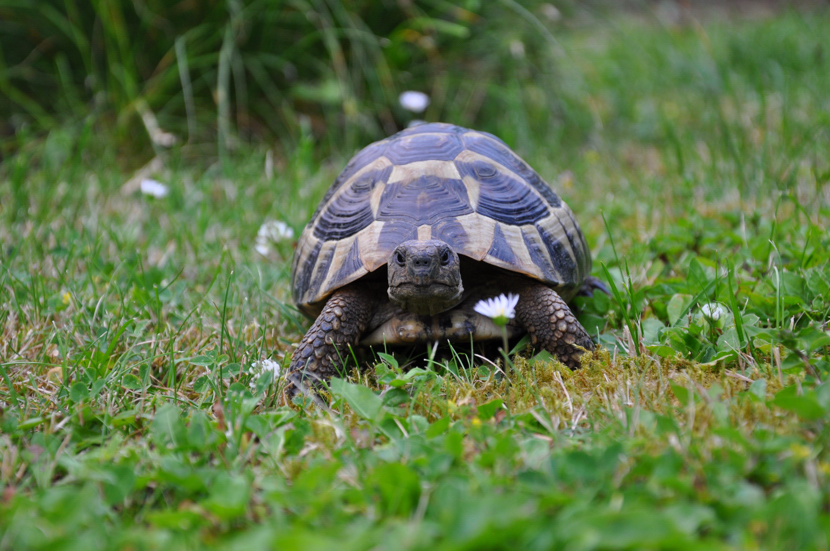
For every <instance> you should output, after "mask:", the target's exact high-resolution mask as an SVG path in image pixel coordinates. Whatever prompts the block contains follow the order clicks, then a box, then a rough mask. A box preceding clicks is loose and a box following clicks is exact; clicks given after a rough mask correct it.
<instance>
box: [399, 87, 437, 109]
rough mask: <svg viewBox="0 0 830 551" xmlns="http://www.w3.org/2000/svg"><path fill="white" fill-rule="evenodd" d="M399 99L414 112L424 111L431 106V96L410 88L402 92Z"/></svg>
mask: <svg viewBox="0 0 830 551" xmlns="http://www.w3.org/2000/svg"><path fill="white" fill-rule="evenodd" d="M398 101H399V102H400V103H401V107H403V108H404V109H406V110H407V111H412V112H413V113H423V112H424V111H426V108H427V107H428V106H429V96H428V95H426V94H424V93H423V92H415V91H414V90H408V91H406V92H404V93H403V94H401V95H400V97H399V98H398Z"/></svg>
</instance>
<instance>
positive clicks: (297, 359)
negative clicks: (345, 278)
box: [286, 285, 376, 397]
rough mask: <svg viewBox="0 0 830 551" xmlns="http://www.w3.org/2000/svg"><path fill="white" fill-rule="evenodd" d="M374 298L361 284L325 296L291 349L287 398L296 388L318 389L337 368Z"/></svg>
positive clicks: (369, 314)
mask: <svg viewBox="0 0 830 551" xmlns="http://www.w3.org/2000/svg"><path fill="white" fill-rule="evenodd" d="M375 305H376V299H375V297H374V295H373V293H371V292H370V291H368V290H367V289H364V288H363V287H362V286H360V285H357V286H354V285H353V286H347V287H344V288H342V289H340V290H338V291H337V292H336V293H334V294H333V295H332V296H331V298H329V300H328V302H327V303H326V306H325V307H324V308H323V311H322V312H320V315H319V316H317V319H316V320H315V321H314V324H313V325H312V326H311V328H310V329H309V330H308V332H307V333H306V334H305V336H304V337H303V339H302V340H301V341H300V344H299V346H298V348H297V351H296V352H294V357H293V358H292V359H291V365H289V367H288V372H287V373H286V378H287V379H288V382H289V385H288V386H287V387H286V393H287V395H288V396H289V397H293V396H294V395H296V394H297V391H298V390H299V391H303V390H304V389H308V390H310V389H311V388H313V387H317V388H319V387H320V386H321V385H322V383H323V382H327V381H328V380H329V379H331V378H332V377H333V376H335V375H338V374H339V373H340V371H341V369H340V366H341V365H342V364H343V362H344V361H345V360H346V359H347V358H348V357H349V356H350V352H349V347H350V346H355V345H357V343H358V341H359V340H360V336H361V335H362V334H363V332H364V331H365V330H366V328H367V326H368V324H369V322H370V321H371V319H372V314H373V313H374V311H375ZM304 393H305V392H304Z"/></svg>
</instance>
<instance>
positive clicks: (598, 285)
mask: <svg viewBox="0 0 830 551" xmlns="http://www.w3.org/2000/svg"><path fill="white" fill-rule="evenodd" d="M597 289H598V290H600V291H602V292H603V293H605V294H606V295H608V296H611V291H609V290H608V287H607V286H606V285H605V283H603V282H602V280H601V279H599V278H598V277H594V276H588V277H586V278H585V283H583V284H582V287H580V288H579V292H577V295H579V296H581V297H592V296H594V291H595V290H597Z"/></svg>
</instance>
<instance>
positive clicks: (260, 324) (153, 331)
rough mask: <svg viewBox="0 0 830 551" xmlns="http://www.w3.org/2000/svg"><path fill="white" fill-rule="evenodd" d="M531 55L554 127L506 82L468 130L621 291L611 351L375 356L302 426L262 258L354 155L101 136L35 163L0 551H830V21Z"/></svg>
mask: <svg viewBox="0 0 830 551" xmlns="http://www.w3.org/2000/svg"><path fill="white" fill-rule="evenodd" d="M534 21H536V23H539V20H534ZM529 26H530V28H531V30H532V29H535V27H534V25H530V24H529ZM528 32H530V31H528ZM533 32H538V33H541V31H539V30H534V31H533ZM537 36H541V34H540V35H537ZM544 36H545V37H546V38H545V40H547V41H548V42H545V43H546V44H548V46H550V47H551V48H554V47H555V50H556V59H557V66H556V70H555V75H554V77H555V78H553V77H551V78H553V80H555V82H556V90H555V94H554V95H555V101H553V102H552V107H551V109H553V111H555V112H556V118H555V120H556V121H558V122H557V123H556V124H550V125H549V126H542V125H540V124H538V122H539V121H538V120H535V119H534V118H533V117H532V116H531V115H532V113H533V111H532V110H530V109H529V108H528V109H524V108H521V107H523V106H526V105H527V104H528V102H529V103H532V102H533V98H534V97H538V96H540V95H544V94H546V93H547V92H548V90H546V89H545V88H544V87H542V86H540V85H539V81H538V80H537V79H535V78H534V73H533V72H527V73H521V72H517V74H514V75H512V76H511V80H509V81H505V82H504V85H503V86H500V85H499V86H496V88H498V89H499V90H500V91H501V93H502V94H503V95H504V96H503V98H502V99H503V101H504V102H505V103H504V104H505V105H507V106H510V105H513V104H512V103H511V102H515V103H516V105H518V107H516V108H515V109H505V111H504V116H503V117H500V118H498V120H495V117H493V120H492V122H490V123H487V122H485V123H483V128H482V129H484V130H489V131H493V132H496V133H498V134H499V135H501V136H502V137H503V138H504V139H505V140H506V141H508V143H510V145H511V146H512V147H514V148H515V149H516V151H517V152H518V153H519V154H521V155H522V156H523V157H524V158H525V159H526V160H527V161H528V162H529V163H530V164H531V165H532V166H533V167H534V168H535V169H536V170H537V171H538V172H539V173H540V174H541V175H542V176H543V177H544V178H545V179H546V180H547V181H548V182H549V183H551V184H552V185H553V187H554V188H555V189H556V190H557V191H558V192H559V193H560V195H561V196H562V197H563V198H564V199H565V200H566V201H567V202H568V204H569V205H570V206H571V208H572V209H573V210H574V212H575V213H576V216H577V218H578V220H579V222H580V223H581V225H582V228H583V231H584V232H585V234H586V237H587V240H588V243H589V245H590V247H591V249H592V251H593V256H594V272H593V273H594V275H595V276H597V277H599V278H601V279H602V280H603V281H605V282H607V283H608V285H609V286H610V287H611V289H612V293H611V295H610V296H605V295H603V294H597V295H596V296H595V297H593V298H580V299H578V306H579V310H580V314H579V315H580V319H581V321H582V322H583V324H584V325H585V326H586V328H588V329H589V332H590V333H591V334H592V335H593V336H595V337H596V340H597V342H598V343H599V344H600V345H601V346H600V347H599V348H598V350H597V351H596V352H595V353H594V354H592V355H591V356H590V357H587V358H585V361H584V364H583V367H582V369H581V370H578V371H575V372H571V371H570V370H569V369H567V368H565V367H564V366H562V365H561V364H558V363H557V362H555V361H554V360H552V358H551V357H550V356H549V355H545V354H541V355H537V356H533V355H532V354H530V353H528V351H527V350H525V349H521V350H518V351H516V354H514V355H513V356H512V357H511V360H510V363H511V364H512V365H509V366H503V363H502V366H501V367H499V368H498V369H497V368H496V367H495V364H494V363H493V361H494V360H496V359H497V358H489V359H487V360H485V359H481V358H477V357H474V358H473V359H472V360H471V359H470V357H469V351H466V352H465V350H464V349H463V347H459V349H458V350H457V355H455V356H454V357H452V358H450V359H448V360H444V359H438V358H434V357H431V356H430V355H429V352H428V350H424V352H423V354H421V355H419V356H417V357H416V358H414V359H411V358H404V357H396V356H391V355H387V354H384V353H382V352H379V353H376V355H375V356H374V360H373V361H370V362H369V364H368V365H367V366H365V369H364V370H363V371H362V372H358V371H357V370H355V371H353V373H352V376H351V377H350V378H348V379H345V380H342V379H336V380H334V381H333V384H332V386H331V393H330V395H329V396H328V398H329V400H330V402H331V406H330V407H331V411H323V410H321V409H318V408H315V407H305V408H304V407H301V406H300V405H298V404H296V403H293V404H285V403H283V401H282V398H281V394H280V389H281V388H282V386H283V384H284V381H283V380H282V378H281V369H282V368H284V367H285V366H287V364H288V361H289V360H290V357H291V353H292V350H293V347H294V346H295V345H296V343H297V342H298V341H299V339H300V338H301V337H302V335H303V333H304V331H305V329H306V328H307V327H308V325H309V323H310V322H309V320H307V319H305V318H304V317H303V316H302V315H301V314H299V313H298V312H297V310H296V309H295V308H294V307H293V305H292V303H291V296H290V261H291V256H292V254H293V243H294V240H295V239H292V238H290V237H287V236H283V237H279V236H274V239H270V240H263V239H262V238H260V240H259V241H258V240H257V234H258V231H259V230H260V228H261V227H262V225H263V224H265V223H266V222H268V221H281V222H284V223H285V224H287V227H288V228H290V229H291V230H293V234H294V235H295V236H296V235H299V233H300V232H301V231H302V228H303V226H304V224H305V223H306V222H307V221H308V220H309V218H310V217H311V215H312V213H313V212H314V209H315V208H316V206H317V203H318V202H319V200H320V199H321V198H322V196H323V195H324V194H325V191H326V189H327V188H328V186H329V185H330V183H331V182H332V181H333V180H334V178H335V177H336V175H337V173H338V172H339V170H340V169H341V168H342V167H343V166H344V165H345V163H346V161H347V160H348V158H349V157H350V156H351V154H353V153H354V152H355V151H356V149H355V147H358V146H359V145H365V144H366V143H368V141H364V142H363V143H362V144H360V143H355V144H354V146H355V147H351V145H342V146H338V144H336V143H335V144H334V145H332V143H330V141H325V140H323V139H320V138H318V137H317V136H318V135H317V134H315V133H314V132H313V131H312V130H309V129H308V128H306V130H304V131H303V132H304V133H301V135H300V137H299V138H297V140H296V143H294V144H293V145H292V146H291V147H290V148H287V149H280V150H279V151H278V152H277V153H276V154H275V153H274V151H275V150H274V149H270V148H269V147H268V146H267V145H264V144H256V143H254V144H250V143H248V144H245V145H243V146H240V147H238V148H237V149H232V150H229V151H224V150H222V149H221V148H220V151H219V152H218V153H217V150H216V149H215V148H203V149H198V148H192V149H190V150H187V149H182V150H179V149H177V148H173V149H172V150H171V151H170V152H167V153H165V154H163V155H161V154H160V155H161V156H159V157H158V161H156V162H155V163H149V161H150V160H151V158H152V156H153V155H152V154H149V155H148V154H145V153H142V155H144V157H141V158H134V159H124V158H123V151H124V150H123V149H119V150H117V151H118V152H119V153H115V151H116V150H115V149H113V148H108V147H107V145H106V141H107V139H108V137H107V136H101V135H99V133H98V130H97V126H96V125H94V124H84V123H83V122H81V123H78V124H66V125H56V126H54V128H52V129H51V130H50V131H48V132H46V133H41V134H37V135H34V134H33V135H32V136H29V137H28V138H26V141H25V143H23V145H22V146H19V147H16V148H15V151H14V153H13V154H10V155H8V156H7V157H6V158H5V159H4V161H3V164H2V165H0V198H2V203H0V243H2V251H0V331H2V336H1V337H0V485H2V496H0V550H6V549H8V550H15V551H16V550H22V549H49V550H57V549H136V550H139V549H203V548H205V549H237V548H239V549H243V548H244V549H277V548H280V549H283V548H285V549H294V548H297V549H305V550H312V549H343V550H346V549H396V550H397V549H442V550H443V549H446V550H449V549H476V550H482V549H492V550H496V549H529V550H531V549H533V550H535V549H540V550H541V549H569V550H588V549H684V550H688V549H707V550H709V549H787V550H792V549H824V550H826V549H828V548H830V425H828V418H830V383H828V382H827V381H828V379H830V333H828V327H827V324H828V320H830V231H828V227H829V226H830V185H828V182H830V94H828V90H830V42H828V40H827V37H828V36H830V12H829V11H828V10H827V9H824V10H823V11H818V12H811V13H798V12H795V11H785V12H780V13H778V14H776V15H774V16H769V15H768V16H765V17H754V18H741V17H737V16H734V17H724V16H715V15H712V14H709V15H706V14H703V15H701V16H700V18H699V19H694V18H693V19H690V20H681V21H679V22H675V23H667V22H665V21H661V20H659V19H657V18H656V17H653V16H652V15H635V14H626V13H619V14H613V15H610V16H607V17H600V16H597V17H594V18H592V19H591V20H589V21H584V20H581V19H580V20H576V19H575V20H573V22H572V24H570V25H567V26H564V27H562V28H561V29H559V30H557V32H556V37H555V38H554V37H553V36H552V35H550V34H545V35H544ZM529 49H530V47H529V46H528V50H529ZM506 51H507V50H506ZM510 52H512V53H511V54H510V55H514V56H516V57H517V58H518V57H520V56H521V55H523V52H524V50H523V49H522V50H521V51H520V49H519V48H518V47H514V48H512V49H511V50H510ZM548 76H549V77H550V75H548ZM545 82H547V81H545ZM489 84H490V85H493V83H489ZM497 84H498V83H497ZM519 104H521V105H519ZM445 105H447V106H448V107H447V108H446V112H442V113H440V115H442V117H441V118H444V120H446V122H459V123H464V122H466V120H467V119H465V118H463V117H462V116H461V114H463V113H464V112H465V111H463V110H461V109H459V110H457V111H453V110H452V109H450V107H451V105H450V101H449V100H446V103H445ZM465 105H466V104H465ZM534 105H535V104H534ZM545 105H547V104H545ZM453 113H458V114H459V119H458V120H454V119H452V118H451V117H452V114H453ZM528 113H530V115H528ZM430 114H431V112H430V111H428V112H427V117H429V116H430ZM432 115H436V113H434V112H433V113H432ZM446 117H450V118H449V119H447V118H446ZM356 136H358V137H355V138H354V140H359V139H360V138H359V134H356ZM122 138H123V136H122ZM324 141H325V143H324V144H321V142H324ZM349 144H351V142H349ZM145 149H146V148H145ZM194 150H197V151H201V152H202V153H201V154H200V156H196V158H194V154H193V151H194ZM318 150H324V151H326V154H325V155H324V156H321V155H320V154H319V151H318ZM89 152H92V153H89ZM93 153H94V154H93ZM145 163H149V164H147V165H146V166H147V167H148V168H147V169H146V170H143V171H140V173H139V177H137V178H136V177H134V176H135V174H136V168H137V167H140V166H142V165H145ZM142 178H153V179H155V180H158V181H159V182H161V183H163V184H164V185H165V186H167V189H168V191H169V192H168V193H167V195H165V196H163V197H153V196H151V195H147V194H143V193H141V191H140V189H139V181H140V180H141V179H142ZM257 245H260V247H259V249H260V250H259V251H258V250H257ZM263 245H265V247H264V248H263V247H262V246H263ZM262 253H265V254H262ZM405 364H406V365H405ZM404 367H406V368H407V369H404ZM502 368H503V369H502Z"/></svg>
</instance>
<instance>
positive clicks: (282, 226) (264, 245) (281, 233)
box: [255, 220, 294, 256]
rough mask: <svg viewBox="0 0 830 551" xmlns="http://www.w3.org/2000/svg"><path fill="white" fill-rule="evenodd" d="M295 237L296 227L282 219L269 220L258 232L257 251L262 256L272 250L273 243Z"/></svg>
mask: <svg viewBox="0 0 830 551" xmlns="http://www.w3.org/2000/svg"><path fill="white" fill-rule="evenodd" d="M289 239H294V229H293V228H292V227H291V226H289V225H288V224H286V223H285V222H282V221H280V220H268V221H266V222H265V223H263V224H262V225H261V226H260V227H259V231H258V232H257V234H256V247H255V248H256V251H257V252H258V253H259V254H261V255H262V256H268V253H270V252H271V243H277V242H279V241H287V240H289Z"/></svg>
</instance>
